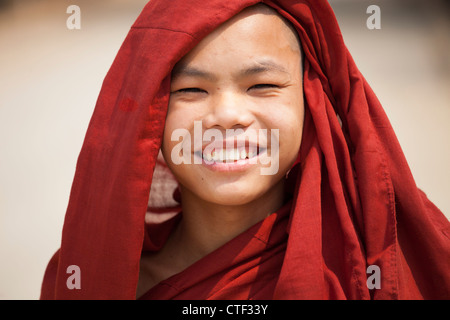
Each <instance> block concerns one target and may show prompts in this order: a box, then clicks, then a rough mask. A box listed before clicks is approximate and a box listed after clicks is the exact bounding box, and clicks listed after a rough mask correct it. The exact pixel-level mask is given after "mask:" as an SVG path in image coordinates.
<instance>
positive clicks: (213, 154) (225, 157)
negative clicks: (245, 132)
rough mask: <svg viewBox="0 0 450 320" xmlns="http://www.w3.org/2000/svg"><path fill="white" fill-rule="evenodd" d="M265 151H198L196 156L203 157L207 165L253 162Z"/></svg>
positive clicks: (230, 149)
mask: <svg viewBox="0 0 450 320" xmlns="http://www.w3.org/2000/svg"><path fill="white" fill-rule="evenodd" d="M264 150H265V149H264V148H259V147H253V148H248V147H247V148H227V149H213V150H212V151H210V152H208V151H207V150H204V151H203V152H201V151H196V152H194V155H195V156H197V157H201V158H202V159H203V160H204V161H205V162H207V163H230V162H238V161H244V160H251V159H253V158H256V157H257V156H258V155H259V154H260V153H262V152H263V151H264Z"/></svg>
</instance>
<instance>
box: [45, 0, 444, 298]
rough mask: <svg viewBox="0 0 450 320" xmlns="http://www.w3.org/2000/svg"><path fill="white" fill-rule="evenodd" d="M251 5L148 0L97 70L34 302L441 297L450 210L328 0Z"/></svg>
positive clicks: (241, 2) (236, 2) (255, 3)
mask: <svg viewBox="0 0 450 320" xmlns="http://www.w3.org/2000/svg"><path fill="white" fill-rule="evenodd" d="M264 2H265V4H258V1H226V2H224V1H219V0H217V1H216V0H212V1H208V2H206V3H204V5H203V6H201V7H198V6H196V5H195V1H193V0H192V1H186V0H184V1H162V0H161V1H157V0H153V1H151V2H150V3H149V4H148V5H147V6H146V8H145V9H144V11H143V13H142V14H141V16H140V17H139V18H138V20H137V21H136V23H135V24H134V26H133V28H132V30H131V31H130V34H129V35H128V37H127V39H126V40H125V43H124V44H123V46H122V48H121V50H120V52H119V54H118V56H117V58H116V60H115V62H114V64H113V66H112V68H111V70H110V72H109V73H108V75H107V77H106V79H105V82H104V84H103V88H102V92H101V93H100V97H99V100H98V104H97V107H96V111H95V113H94V115H93V118H92V121H91V124H90V127H89V130H88V133H87V136H86V140H85V143H84V146H83V149H82V151H81V154H80V158H79V160H78V165H77V173H76V176H75V180H74V185H73V188H72V194H71V198H70V202H69V207H68V212H67V215H66V220H65V223H64V229H63V239H62V244H61V249H60V250H59V251H58V252H57V253H56V254H55V256H54V257H53V258H52V260H51V261H50V263H49V266H48V268H47V271H46V275H45V277H44V283H43V288H42V295H41V297H42V298H43V299H55V298H56V299H67V298H71V299H72V298H74V299H76V298H81V299H86V298H88V299H134V298H140V299H371V298H372V299H417V298H426V299H448V298H450V274H449V270H450V269H449V267H450V265H449V263H450V259H449V258H450V241H449V238H448V236H449V231H450V226H449V223H448V221H447V219H446V218H445V217H444V216H443V215H442V213H441V212H440V211H439V210H438V209H437V208H436V207H435V206H434V205H433V204H432V203H431V202H429V200H428V199H427V198H426V196H425V195H424V194H423V193H422V192H421V191H420V190H419V189H417V187H416V185H415V183H414V180H413V178H412V176H411V173H410V171H409V169H408V167H407V164H406V161H405V159H404V157H403V154H402V151H401V149H400V147H399V145H398V142H397V140H396V138H395V135H394V133H393V131H392V129H391V127H390V124H389V122H388V120H387V118H386V116H385V114H384V112H383V110H382V108H381V106H380V104H379V102H378V100H377V99H376V97H375V95H374V94H373V93H372V91H371V90H370V88H369V87H368V85H367V83H366V82H365V80H364V78H363V77H362V76H361V74H360V73H359V71H358V70H357V68H356V66H355V65H354V63H353V61H352V59H351V57H350V55H349V54H348V52H347V50H346V48H345V45H344V43H343V40H342V37H341V36H340V33H339V28H338V26H337V23H336V21H335V18H334V16H333V13H332V10H331V8H330V7H329V6H328V4H327V3H326V2H325V1H317V0H315V1H311V2H310V1H298V2H293V1H276V2H275V1H274V2H272V1H264ZM186 12H189V14H188V15H187V14H186ZM160 152H161V154H162V156H163V158H164V160H162V159H161V158H158V154H159V153H160ZM167 168H168V169H167ZM169 170H170V171H169ZM170 181H172V182H173V186H174V187H172V188H171V187H170V186H172V184H170V183H169V182H170ZM149 194H150V200H149ZM172 195H174V197H173V198H174V199H175V200H177V202H174V200H173V199H171V198H172ZM147 203H149V208H147ZM178 204H179V207H178V210H177V208H176V205H178ZM146 209H148V210H146ZM146 211H147V212H146ZM70 266H76V267H77V268H78V269H76V270H78V271H77V272H79V274H78V278H77V277H75V275H73V276H71V274H70V272H69V273H68V270H73V269H68V268H69V267H70ZM372 272H374V274H373V277H371V275H372ZM369 277H370V279H368V278H369ZM369 280H370V281H369ZM74 282H78V283H74ZM75 284H77V285H78V286H75Z"/></svg>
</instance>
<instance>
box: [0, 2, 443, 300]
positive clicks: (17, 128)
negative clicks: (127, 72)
mask: <svg viewBox="0 0 450 320" xmlns="http://www.w3.org/2000/svg"><path fill="white" fill-rule="evenodd" d="M146 2H147V0H96V1H87V0H84V1H83V0H70V1H69V0H28V1H27V0H0V257H1V263H0V299H37V298H38V297H39V291H40V285H41V281H42V276H43V273H44V270H45V267H46V265H47V263H48V260H49V259H50V257H51V255H52V254H53V253H54V252H55V251H56V250H57V249H58V247H59V243H60V239H61V230H62V224H63V219H64V214H65V210H66V206H67V203H68V198H69V192H70V188H71V184H72V179H73V175H74V172H75V164H76V160H77V157H78V153H79V151H80V148H81V145H82V142H83V139H84V134H85V131H86V129H87V125H88V123H89V120H90V117H91V114H92V111H93V108H94V106H95V102H96V99H97V96H98V93H99V90H100V87H101V84H102V81H103V78H104V76H105V75H106V72H107V71H108V69H109V67H110V65H111V63H112V61H113V59H114V57H115V55H116V53H117V51H118V49H119V47H120V45H121V43H122V41H123V39H124V38H125V36H126V34H127V32H128V30H129V28H130V26H131V24H132V23H133V21H134V20H135V19H136V17H137V16H138V14H139V13H140V11H141V9H142V8H143V7H144V5H145V3H146ZM445 3H446V1H445V0H443V1H438V0H407V1H406V0H405V1H401V0H397V1H395V0H383V1H366V0H332V1H331V4H332V6H333V8H334V9H335V12H336V15H337V18H338V21H339V23H340V24H341V28H342V31H343V35H344V39H345V41H346V43H347V45H348V47H349V50H350V52H351V53H352V54H353V57H354V59H355V61H356V63H357V65H358V66H359V67H360V69H361V71H362V73H363V74H364V75H365V77H366V79H367V80H368V82H369V83H370V84H371V86H372V88H373V89H374V91H375V93H377V95H378V97H379V99H380V100H381V102H382V104H383V106H384V108H385V110H386V112H387V114H388V116H389V118H390V120H391V122H392V124H393V127H394V129H395V130H396V133H397V135H398V138H399V140H400V143H401V145H402V147H403V149H404V152H405V154H406V157H407V159H408V160H409V164H410V166H411V169H412V171H413V174H414V176H415V178H416V181H417V184H418V185H419V186H420V187H421V188H422V189H423V190H424V191H425V192H426V193H427V195H428V196H429V198H430V199H431V200H432V201H433V202H434V203H435V204H436V205H437V206H438V207H439V208H440V209H441V210H442V211H443V212H444V213H445V214H446V215H447V217H450V199H449V198H450V197H449V196H450V195H449V190H450V170H449V163H450V148H449V146H450V126H449V120H450V90H449V89H450V37H449V34H450V7H449V6H448V5H446V4H445ZM72 4H75V5H78V6H79V7H80V9H81V29H80V30H69V29H67V27H66V20H67V18H68V17H69V15H70V14H67V13H66V9H67V7H68V6H69V5H72ZM371 4H376V5H378V6H379V7H380V8H381V29H380V30H369V29H368V28H367V27H366V20H367V18H368V17H369V16H370V14H367V13H366V9H367V7H368V6H369V5H371Z"/></svg>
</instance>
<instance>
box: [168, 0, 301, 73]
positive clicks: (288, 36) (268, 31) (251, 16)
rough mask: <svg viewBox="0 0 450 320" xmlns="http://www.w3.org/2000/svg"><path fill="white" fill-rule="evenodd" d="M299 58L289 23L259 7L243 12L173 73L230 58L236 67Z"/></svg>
mask: <svg viewBox="0 0 450 320" xmlns="http://www.w3.org/2000/svg"><path fill="white" fill-rule="evenodd" d="M300 54H301V48H300V42H299V40H298V35H297V32H296V31H295V29H294V28H293V27H292V26H291V25H290V23H289V22H287V21H286V20H285V19H284V18H283V17H281V16H280V15H279V14H278V13H277V12H276V11H275V10H273V9H271V8H269V7H267V6H266V5H256V6H252V7H249V8H247V9H245V10H243V11H242V12H240V13H239V14H237V15H236V16H234V17H233V18H231V19H230V20H228V21H227V22H225V23H224V24H222V25H221V26H219V27H218V28H217V29H215V30H214V31H213V32H212V33H211V34H209V35H208V36H206V37H205V38H204V39H203V40H201V41H200V42H199V43H198V44H197V45H196V46H195V47H194V48H193V49H192V50H191V51H190V52H189V53H188V54H187V55H186V56H185V57H183V58H182V59H181V60H180V61H179V63H178V64H177V66H176V67H175V69H174V71H176V70H180V69H182V68H185V67H186V66H187V65H192V64H196V63H201V62H203V63H206V64H208V62H209V64H210V65H211V64H214V63H217V60H226V59H227V58H228V59H230V60H232V61H231V62H233V61H234V62H236V63H237V62H238V61H243V60H245V59H250V60H252V59H256V58H259V60H270V58H274V57H278V58H279V59H281V60H283V59H286V58H288V56H289V55H290V56H294V57H298V56H300ZM229 62H230V61H229Z"/></svg>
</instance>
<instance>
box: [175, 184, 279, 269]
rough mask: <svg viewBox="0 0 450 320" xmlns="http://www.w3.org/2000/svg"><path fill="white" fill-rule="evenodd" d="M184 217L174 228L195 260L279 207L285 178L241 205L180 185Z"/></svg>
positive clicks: (188, 254) (185, 251) (185, 250)
mask: <svg viewBox="0 0 450 320" xmlns="http://www.w3.org/2000/svg"><path fill="white" fill-rule="evenodd" d="M181 196H182V206H183V219H182V220H181V222H180V224H179V226H178V229H177V231H176V234H177V235H176V237H177V238H178V241H177V243H179V244H182V245H183V247H184V248H183V252H184V253H186V256H188V257H190V258H189V260H192V262H193V261H196V260H198V259H200V258H202V257H203V256H205V255H207V254H208V253H210V252H212V251H214V250H215V249H217V248H219V247H220V246H222V245H224V244H225V243H227V242H228V241H230V240H231V239H233V238H235V237H236V236H238V235H239V234H241V233H242V232H244V231H245V230H247V229H248V228H250V227H251V226H253V225H254V224H256V223H257V222H259V221H261V220H263V219H265V218H266V217H267V216H268V215H270V214H271V213H273V212H275V211H276V210H277V209H279V208H280V207H281V206H282V204H283V201H284V181H283V180H282V181H280V182H279V183H278V184H277V185H276V186H275V187H274V188H271V189H270V190H269V191H268V192H267V193H266V194H264V195H262V196H261V197H259V198H258V199H256V200H254V201H252V202H250V203H245V204H241V205H223V204H217V203H211V202H207V201H204V200H202V199H200V198H198V197H196V196H195V195H194V194H192V193H190V192H189V191H188V190H185V189H183V188H182V189H181Z"/></svg>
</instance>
